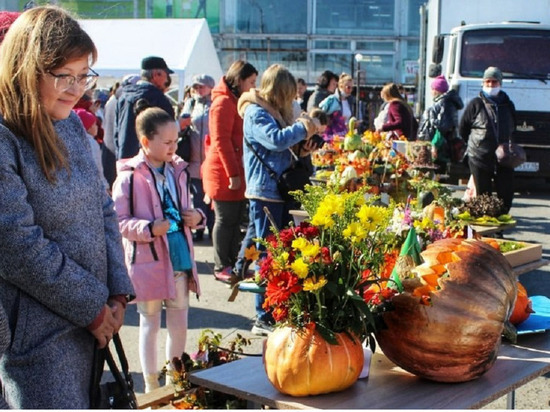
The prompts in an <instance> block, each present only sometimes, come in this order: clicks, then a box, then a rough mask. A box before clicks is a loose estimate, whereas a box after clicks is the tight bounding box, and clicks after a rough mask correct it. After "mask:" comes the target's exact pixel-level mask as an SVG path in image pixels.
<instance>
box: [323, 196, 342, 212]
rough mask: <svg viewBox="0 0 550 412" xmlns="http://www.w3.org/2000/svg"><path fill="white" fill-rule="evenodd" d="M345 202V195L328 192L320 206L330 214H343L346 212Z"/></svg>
mask: <svg viewBox="0 0 550 412" xmlns="http://www.w3.org/2000/svg"><path fill="white" fill-rule="evenodd" d="M344 203H345V195H335V194H328V195H327V196H325V198H324V199H323V201H322V202H321V204H320V205H319V208H320V209H323V210H324V211H325V212H327V213H328V214H330V215H337V216H342V215H343V214H344Z"/></svg>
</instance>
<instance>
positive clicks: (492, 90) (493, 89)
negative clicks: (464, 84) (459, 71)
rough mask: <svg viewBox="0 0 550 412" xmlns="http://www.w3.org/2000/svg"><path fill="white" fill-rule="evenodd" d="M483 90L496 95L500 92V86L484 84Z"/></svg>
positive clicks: (493, 95)
mask: <svg viewBox="0 0 550 412" xmlns="http://www.w3.org/2000/svg"><path fill="white" fill-rule="evenodd" d="M483 91H484V92H485V93H486V94H488V95H489V96H491V97H495V96H496V95H497V94H498V93H499V92H500V87H488V86H484V87H483Z"/></svg>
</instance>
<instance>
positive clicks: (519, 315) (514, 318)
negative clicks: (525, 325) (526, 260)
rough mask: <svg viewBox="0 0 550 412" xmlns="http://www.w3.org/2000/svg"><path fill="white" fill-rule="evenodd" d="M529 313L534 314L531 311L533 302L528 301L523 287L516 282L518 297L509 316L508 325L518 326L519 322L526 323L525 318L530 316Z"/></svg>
mask: <svg viewBox="0 0 550 412" xmlns="http://www.w3.org/2000/svg"><path fill="white" fill-rule="evenodd" d="M531 313H535V311H534V310H533V302H531V299H529V296H528V295H527V290H526V289H525V287H524V286H523V285H522V284H521V283H519V282H518V296H517V299H516V304H515V305H514V310H513V312H512V314H511V315H510V323H511V324H512V325H519V324H520V323H521V322H524V321H526V320H527V318H528V317H529V316H531Z"/></svg>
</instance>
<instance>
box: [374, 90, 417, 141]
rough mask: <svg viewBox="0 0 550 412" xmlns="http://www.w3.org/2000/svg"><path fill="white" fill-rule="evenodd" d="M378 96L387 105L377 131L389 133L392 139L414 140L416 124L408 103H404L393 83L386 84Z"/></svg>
mask: <svg viewBox="0 0 550 412" xmlns="http://www.w3.org/2000/svg"><path fill="white" fill-rule="evenodd" d="M380 96H381V97H382V99H384V101H385V102H386V103H387V104H388V114H387V118H386V121H385V123H384V124H383V125H382V127H381V128H380V129H379V130H378V131H380V132H390V133H391V134H392V135H393V136H392V138H399V137H400V136H405V137H406V139H407V140H416V134H417V132H418V122H417V120H416V119H415V117H414V113H413V111H412V109H411V107H410V106H409V105H408V103H407V102H406V101H405V99H404V98H403V96H401V93H399V88H398V87H397V85H396V84H395V83H388V84H386V85H385V86H384V87H383V88H382V90H381V91H380Z"/></svg>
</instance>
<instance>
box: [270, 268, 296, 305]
mask: <svg viewBox="0 0 550 412" xmlns="http://www.w3.org/2000/svg"><path fill="white" fill-rule="evenodd" d="M301 290H302V286H301V285H300V284H299V280H298V277H297V276H296V275H293V274H292V273H290V272H288V271H284V272H281V273H279V274H278V275H277V276H273V277H272V278H271V279H270V281H269V282H268V284H267V288H266V293H265V300H266V303H267V302H269V303H267V305H268V306H278V305H281V304H283V303H285V302H287V301H288V299H289V298H290V295H292V294H293V293H298V292H300V291H301Z"/></svg>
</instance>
